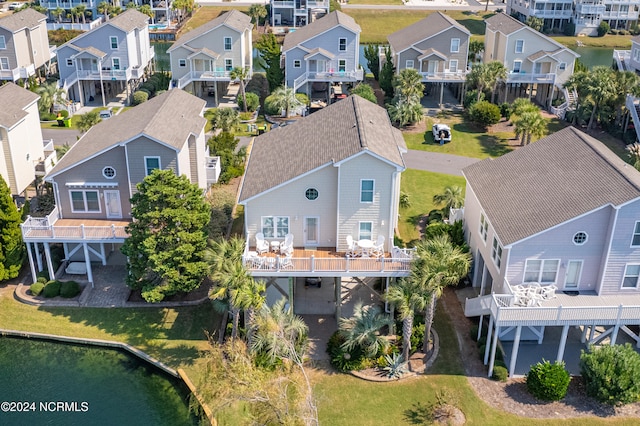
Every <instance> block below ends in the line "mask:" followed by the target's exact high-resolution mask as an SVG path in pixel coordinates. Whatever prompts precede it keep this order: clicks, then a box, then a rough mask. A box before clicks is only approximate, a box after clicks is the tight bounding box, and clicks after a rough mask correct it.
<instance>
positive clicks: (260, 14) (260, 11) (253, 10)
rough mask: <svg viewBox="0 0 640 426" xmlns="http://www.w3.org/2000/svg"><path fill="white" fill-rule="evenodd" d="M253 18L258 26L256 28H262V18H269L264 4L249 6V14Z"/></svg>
mask: <svg viewBox="0 0 640 426" xmlns="http://www.w3.org/2000/svg"><path fill="white" fill-rule="evenodd" d="M247 13H248V14H249V16H251V20H252V21H253V22H254V23H255V24H256V28H258V26H260V18H264V17H265V16H267V8H266V7H265V6H264V5H263V4H257V3H254V4H252V5H251V6H249V11H248V12H247Z"/></svg>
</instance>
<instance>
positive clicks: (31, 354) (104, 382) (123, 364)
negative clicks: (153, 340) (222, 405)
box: [0, 337, 198, 426]
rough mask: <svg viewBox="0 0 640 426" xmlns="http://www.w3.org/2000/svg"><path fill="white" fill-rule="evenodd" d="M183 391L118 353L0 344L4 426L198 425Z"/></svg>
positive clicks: (4, 341)
mask: <svg viewBox="0 0 640 426" xmlns="http://www.w3.org/2000/svg"><path fill="white" fill-rule="evenodd" d="M183 386H184V384H182V383H181V382H179V381H178V380H177V379H175V378H173V377H171V376H168V375H165V374H164V373H161V372H159V371H158V370H157V369H155V368H154V367H151V366H149V365H148V364H146V363H143V362H142V361H141V360H138V359H136V358H134V357H133V356H132V355H129V354H126V353H123V352H120V351H117V350H112V349H103V348H98V347H84V346H77V345H69V344H61V343H55V342H48V341H41V340H27V339H19V338H9V337H1V338H0V402H1V403H2V405H1V406H0V408H1V409H2V411H0V424H3V425H44V424H47V425H65V426H73V425H89V424H90V425H92V426H95V425H127V424H135V425H197V424H198V421H197V419H195V418H194V417H193V416H192V415H191V414H190V413H189V409H188V404H187V402H186V394H187V392H186V389H183ZM7 401H9V402H10V401H15V402H16V404H15V405H14V407H13V408H16V409H17V408H22V409H23V410H25V408H26V410H28V412H26V411H23V412H10V411H7V406H6V403H5V402H7ZM25 402H26V403H28V404H27V405H24V404H22V406H20V405H19V403H25ZM60 402H62V403H66V405H60V404H59V403H60Z"/></svg>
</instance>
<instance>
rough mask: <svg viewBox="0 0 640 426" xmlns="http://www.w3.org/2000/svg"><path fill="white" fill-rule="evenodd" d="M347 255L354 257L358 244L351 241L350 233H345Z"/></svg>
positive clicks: (356, 253)
mask: <svg viewBox="0 0 640 426" xmlns="http://www.w3.org/2000/svg"><path fill="white" fill-rule="evenodd" d="M346 254H347V256H351V257H355V256H357V255H358V246H357V245H356V243H355V242H354V241H353V237H352V236H351V235H347V253H346Z"/></svg>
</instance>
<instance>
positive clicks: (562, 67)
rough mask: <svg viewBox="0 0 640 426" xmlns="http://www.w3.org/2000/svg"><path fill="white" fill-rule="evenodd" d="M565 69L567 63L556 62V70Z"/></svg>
mask: <svg viewBox="0 0 640 426" xmlns="http://www.w3.org/2000/svg"><path fill="white" fill-rule="evenodd" d="M566 69H567V63H566V62H560V63H559V64H558V70H559V71H565V70H566Z"/></svg>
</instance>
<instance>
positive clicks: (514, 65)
mask: <svg viewBox="0 0 640 426" xmlns="http://www.w3.org/2000/svg"><path fill="white" fill-rule="evenodd" d="M516 64H518V70H517V71H516ZM521 71H522V61H513V69H512V70H511V72H513V73H520V72H521Z"/></svg>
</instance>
